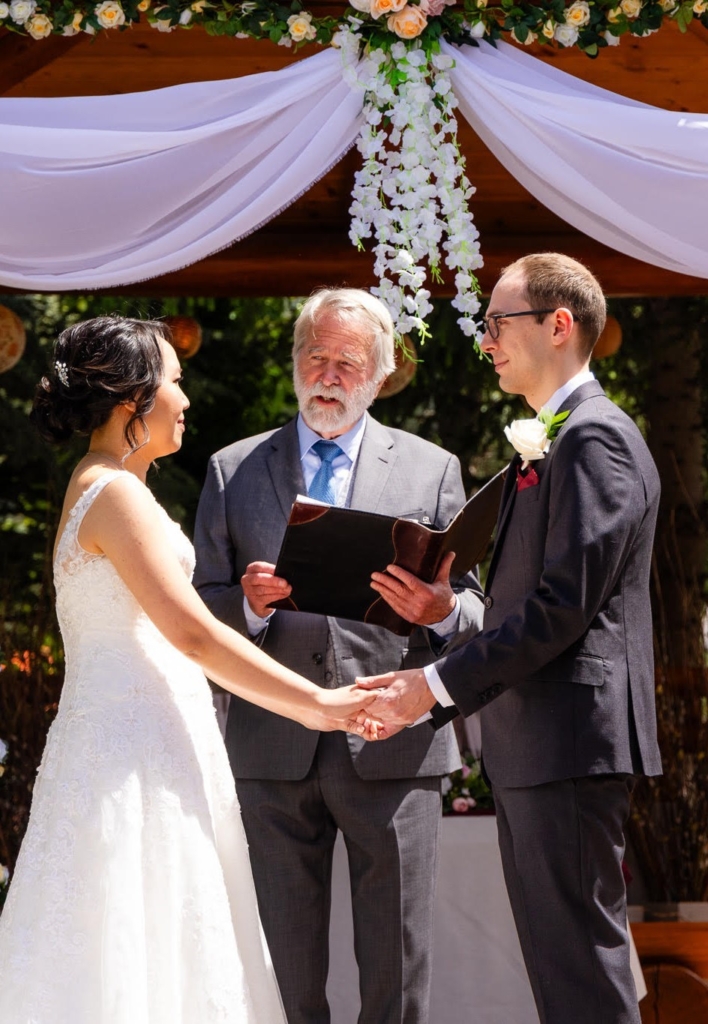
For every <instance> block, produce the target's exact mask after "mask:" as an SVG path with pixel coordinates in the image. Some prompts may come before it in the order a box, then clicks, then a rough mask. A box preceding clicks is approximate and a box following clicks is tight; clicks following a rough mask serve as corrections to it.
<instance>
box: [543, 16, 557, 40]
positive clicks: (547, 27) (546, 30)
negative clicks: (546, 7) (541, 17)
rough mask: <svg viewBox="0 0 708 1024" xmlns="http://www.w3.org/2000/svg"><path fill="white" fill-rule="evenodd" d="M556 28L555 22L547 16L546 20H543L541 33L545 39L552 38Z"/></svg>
mask: <svg viewBox="0 0 708 1024" xmlns="http://www.w3.org/2000/svg"><path fill="white" fill-rule="evenodd" d="M555 30H556V26H555V23H554V22H553V21H551V19H550V18H549V19H548V21H546V22H544V24H543V28H542V29H541V35H543V36H545V38H546V39H553V33H554V32H555Z"/></svg>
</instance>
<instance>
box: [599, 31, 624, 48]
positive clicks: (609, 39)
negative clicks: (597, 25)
mask: <svg viewBox="0 0 708 1024" xmlns="http://www.w3.org/2000/svg"><path fill="white" fill-rule="evenodd" d="M602 35H603V37H604V39H605V42H606V43H607V45H608V46H619V44H620V37H619V36H613V35H612V33H611V32H603V33H602Z"/></svg>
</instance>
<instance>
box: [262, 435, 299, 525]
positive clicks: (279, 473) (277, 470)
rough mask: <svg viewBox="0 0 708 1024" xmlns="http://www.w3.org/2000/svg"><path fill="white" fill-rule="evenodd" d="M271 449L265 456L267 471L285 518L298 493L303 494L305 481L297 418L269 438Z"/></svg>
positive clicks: (288, 514)
mask: <svg viewBox="0 0 708 1024" xmlns="http://www.w3.org/2000/svg"><path fill="white" fill-rule="evenodd" d="M270 444H271V449H270V452H269V453H268V455H267V456H266V463H267V466H268V472H269V473H270V479H271V483H272V484H273V490H274V491H275V493H276V495H277V498H278V501H279V503H280V507H281V509H282V510H283V515H284V516H285V518H286V520H287V519H288V518H289V516H290V509H291V508H292V504H293V502H294V501H295V498H296V497H297V496H298V494H305V493H306V491H305V481H304V478H303V475H302V462H301V460H300V443H299V441H298V435H297V420H291V421H290V422H289V423H286V424H285V426H284V427H283V428H282V429H281V430H277V431H276V432H275V434H273V436H272V437H271V439H270Z"/></svg>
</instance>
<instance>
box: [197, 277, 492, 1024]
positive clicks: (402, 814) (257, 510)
mask: <svg viewBox="0 0 708 1024" xmlns="http://www.w3.org/2000/svg"><path fill="white" fill-rule="evenodd" d="M394 365H395V364H394V335H393V324H392V321H391V317H390V315H389V313H388V310H387V309H386V308H385V306H384V305H383V304H382V303H381V302H380V301H379V300H378V299H376V298H375V297H373V296H372V295H370V294H369V293H368V292H367V291H364V290H361V289H325V290H321V291H317V292H315V293H314V294H313V295H312V296H311V297H310V298H309V299H308V300H307V302H306V303H305V306H304V307H303V310H302V312H301V314H300V316H299V318H298V320H297V321H296V324H295V329H294V345H293V369H294V384H295V392H296V395H297V398H298V404H299V414H298V416H297V417H296V418H295V419H294V420H292V421H291V422H290V423H288V424H286V425H285V426H284V427H282V428H281V429H279V430H274V431H271V432H269V433H265V434H261V435H259V436H257V437H251V438H247V439H245V440H241V441H237V442H236V443H235V444H232V445H230V446H229V447H227V448H224V449H223V450H222V451H220V452H217V453H216V454H215V455H214V456H212V458H211V460H210V462H209V468H208V471H207V478H206V482H205V485H204V489H203V491H202V495H201V499H200V503H199V510H198V513H197V522H196V533H195V543H196V549H197V569H196V574H195V585H196V587H197V589H198V591H199V593H200V594H201V595H202V597H203V598H204V600H205V601H206V603H207V604H208V605H209V607H210V608H211V610H212V611H213V612H214V613H215V614H216V615H217V616H218V617H219V618H221V619H222V620H223V621H224V622H226V623H228V624H229V625H230V626H233V627H234V628H236V629H238V630H240V631H241V632H242V633H244V634H245V635H247V636H249V637H251V638H252V639H253V642H254V643H257V644H259V645H261V646H262V647H263V649H264V650H265V651H267V652H268V653H269V654H271V655H272V656H273V657H275V658H277V659H278V660H279V661H281V662H282V663H283V664H286V665H288V666H289V667H290V668H292V669H294V670H295V671H297V672H300V673H302V674H303V675H304V676H306V677H307V678H309V679H311V680H313V681H314V682H316V683H318V684H319V685H320V686H323V687H337V686H344V685H346V684H348V683H352V682H353V681H354V679H355V678H356V677H357V676H365V675H374V674H377V673H380V672H384V671H388V670H390V669H391V668H392V667H394V666H400V667H411V668H414V667H420V666H423V665H426V664H428V663H430V662H432V661H433V660H434V659H435V658H436V657H439V656H440V653H441V652H443V651H444V650H445V649H446V647H447V646H448V645H449V644H450V643H451V642H453V641H454V640H455V638H456V637H458V636H459V635H460V634H462V633H465V634H467V635H469V632H470V631H475V630H476V629H478V628H479V626H480V624H481V620H482V613H483V605H482V600H481V588H480V587H479V584H478V582H477V580H476V579H475V578H474V576H472V575H471V574H470V575H468V576H466V577H465V578H464V579H463V580H462V581H460V582H458V583H456V584H455V585H454V587H453V586H451V583H450V579H449V572H450V565H451V561H452V559H451V558H450V557H448V558H446V559H445V561H444V562H443V563H442V565H441V568H440V571H439V573H438V575H437V577H436V578H435V580H434V581H433V582H432V583H430V584H427V583H423V582H422V581H420V580H418V579H417V578H416V577H414V576H412V575H410V574H409V573H406V572H405V571H403V570H400V569H397V570H396V577H395V579H393V578H391V577H389V581H388V585H384V586H382V585H381V584H380V583H376V582H375V581H372V597H375V591H378V593H379V594H381V595H382V596H384V597H385V599H386V600H387V601H388V602H389V603H390V604H391V605H392V607H394V610H395V611H397V612H399V613H401V614H403V615H404V616H405V618H406V619H407V620H408V621H409V622H412V623H415V624H416V628H415V630H414V631H413V633H412V634H411V636H410V637H400V636H396V635H394V634H393V633H391V632H389V631H387V630H385V629H384V628H382V627H379V626H371V625H365V624H363V623H356V622H351V621H347V620H343V619H335V618H332V617H327V616H324V615H312V614H306V613H302V612H292V611H283V610H277V611H273V610H272V608H271V607H270V605H271V604H272V603H273V602H274V601H275V600H277V599H279V598H283V597H287V596H288V594H289V593H290V586H289V583H288V581H287V580H284V579H280V578H278V577H276V576H275V575H274V570H275V562H276V559H277V556H278V551H279V549H280V545H281V541H282V539H283V535H284V533H285V528H286V525H287V521H288V515H289V513H290V508H291V506H292V503H293V501H294V500H295V498H296V497H297V495H298V494H309V495H310V496H311V497H314V498H317V499H319V500H322V501H325V502H327V503H329V504H333V505H339V506H346V507H351V508H358V509H363V510H364V511H370V512H379V513H383V514H386V515H393V516H400V517H406V518H413V519H417V520H419V521H421V522H426V523H429V524H431V525H433V526H435V527H438V528H444V527H446V526H447V525H448V523H449V522H450V520H451V519H452V517H453V516H454V515H455V513H456V512H457V511H458V510H459V509H460V507H461V506H462V505H463V504H464V501H465V495H464V490H463V486H462V479H461V475H460V466H459V462H458V460H457V458H456V457H455V456H454V455H451V454H450V453H449V452H446V451H444V450H443V449H442V448H440V447H438V446H436V445H433V444H430V443H429V442H427V441H424V440H422V439H421V438H418V437H416V436H415V435H413V434H410V433H407V432H404V431H401V430H394V429H391V428H388V427H384V426H382V425H381V424H380V423H378V422H377V421H376V420H375V419H374V418H373V417H372V416H371V415H370V414H369V413H368V412H367V409H368V408H369V406H370V405H371V404H372V403H373V401H374V399H375V398H376V396H377V394H378V392H379V390H380V388H381V387H382V385H383V383H384V381H385V380H386V378H387V377H388V375H389V374H390V373H391V372H392V371H393V369H394ZM382 568H384V567H382ZM330 571H331V574H334V575H336V572H337V566H336V565H332V566H331V567H330ZM226 745H227V749H228V752H229V758H230V761H231V766H232V769H233V772H234V776H235V778H236V787H237V791H238V796H239V800H240V803H241V809H242V814H243V822H244V826H245V829H246V834H247V838H248V844H249V851H250V856H251V863H252V867H253V874H254V878H255V882H256V889H257V892H258V900H259V906H260V912H261V918H262V921H263V926H264V929H265V932H266V936H267V939H268V943H269V946H270V950H271V954H272V957H273V962H274V965H275V970H276V974H277V977H278V981H279V984H280V988H281V992H282V996H283V1001H284V1004H285V1010H286V1013H287V1017H288V1021H289V1024H327V1022H329V1020H330V1014H329V1008H328V1005H327V998H326V992H325V986H326V981H327V969H328V939H329V907H330V877H331V866H332V853H333V848H334V842H335V839H336V836H337V832H338V831H341V832H342V833H343V837H344V840H345V843H346V846H347V851H348V856H349V870H350V875H351V891H352V903H353V916H354V944H355V952H356V957H357V961H358V965H359V975H360V992H361V1002H362V1016H361V1018H360V1019H361V1020H363V1021H366V1022H367V1024H427V1021H428V1003H429V991H430V974H431V963H430V955H431V950H432V946H433V941H432V901H433V893H434V889H435V885H434V882H435V877H434V876H435V869H436V859H437V847H438V837H439V831H440V822H441V798H440V779H441V777H442V776H443V775H444V774H446V773H448V772H449V771H451V770H454V769H455V768H457V767H458V766H459V759H458V751H457V743H456V741H455V737H454V733H453V732H452V731H451V729H450V727H448V728H446V729H444V730H441V731H438V732H435V731H434V730H432V729H409V730H404V731H403V732H401V733H400V734H399V735H397V736H395V737H394V738H393V739H392V740H390V741H389V742H387V743H382V744H365V743H364V741H363V740H362V739H360V738H359V737H356V736H352V735H347V734H344V733H341V732H340V733H316V732H311V731H308V730H307V729H305V728H303V727H301V726H299V725H297V724H295V723H293V722H291V721H288V720H286V719H283V718H280V717H278V716H277V715H274V714H271V713H270V712H267V711H263V710H262V709H260V708H257V707H255V706H254V705H251V704H247V703H245V702H244V701H241V700H238V699H236V698H232V700H231V705H230V709H229V715H228V720H227V726H226Z"/></svg>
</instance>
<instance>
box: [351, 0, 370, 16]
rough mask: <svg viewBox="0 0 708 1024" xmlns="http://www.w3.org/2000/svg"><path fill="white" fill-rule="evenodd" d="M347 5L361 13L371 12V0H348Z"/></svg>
mask: <svg viewBox="0 0 708 1024" xmlns="http://www.w3.org/2000/svg"><path fill="white" fill-rule="evenodd" d="M349 6H350V7H353V8H354V10H355V11H361V12H362V13H363V14H371V0H349Z"/></svg>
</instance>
